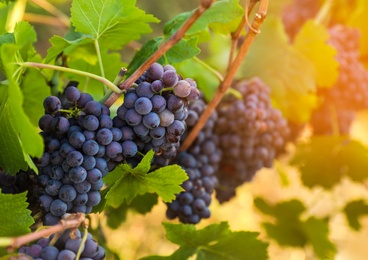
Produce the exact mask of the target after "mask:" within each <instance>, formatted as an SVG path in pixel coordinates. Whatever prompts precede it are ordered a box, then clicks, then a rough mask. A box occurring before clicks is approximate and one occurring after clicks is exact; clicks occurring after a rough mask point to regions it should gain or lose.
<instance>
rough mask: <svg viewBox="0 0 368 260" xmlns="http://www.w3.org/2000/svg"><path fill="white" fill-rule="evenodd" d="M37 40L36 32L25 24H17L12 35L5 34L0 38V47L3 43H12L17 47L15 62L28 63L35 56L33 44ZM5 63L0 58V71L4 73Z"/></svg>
mask: <svg viewBox="0 0 368 260" xmlns="http://www.w3.org/2000/svg"><path fill="white" fill-rule="evenodd" d="M36 40H37V37H36V32H35V30H34V29H33V27H32V26H31V25H30V24H29V23H27V22H24V21H22V22H19V23H17V24H16V25H15V27H14V33H6V34H4V35H1V36H0V46H1V45H2V44H5V43H13V44H15V45H16V46H17V48H18V49H17V59H16V61H18V62H19V61H28V60H29V59H30V58H31V57H33V56H34V55H35V54H36V51H35V49H34V47H33V43H34V42H35V41H36ZM5 64H6V62H4V61H3V58H0V70H1V71H3V72H4V71H5V68H4V66H5Z"/></svg>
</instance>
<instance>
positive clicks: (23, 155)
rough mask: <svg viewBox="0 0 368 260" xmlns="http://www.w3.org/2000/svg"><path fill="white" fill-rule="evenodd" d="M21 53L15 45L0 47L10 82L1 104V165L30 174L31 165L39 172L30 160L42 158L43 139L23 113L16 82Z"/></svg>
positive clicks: (9, 170) (13, 170) (11, 171)
mask: <svg viewBox="0 0 368 260" xmlns="http://www.w3.org/2000/svg"><path fill="white" fill-rule="evenodd" d="M17 51H18V48H17V47H16V46H15V45H12V44H3V45H2V46H1V47H0V54H1V56H2V58H3V61H4V63H5V64H6V66H5V72H6V76H7V78H8V82H9V85H8V86H4V85H2V86H1V87H2V88H4V89H6V90H3V91H4V93H6V95H4V96H3V98H2V100H1V107H2V108H1V110H0V121H1V122H2V124H1V125H0V146H1V147H2V152H1V153H0V165H1V167H2V168H4V169H5V170H6V171H7V172H8V173H11V174H15V173H16V172H17V171H19V170H20V169H22V170H26V169H27V164H28V165H29V166H30V167H31V168H32V169H33V170H34V171H36V172H37V168H36V166H35V165H34V163H33V162H32V160H31V158H30V156H33V157H41V156H42V154H43V141H42V138H41V136H40V135H39V134H38V131H37V129H36V128H35V127H34V126H33V125H32V123H31V121H30V120H29V118H28V117H27V115H26V114H25V112H24V110H23V96H22V93H21V91H20V88H19V86H18V84H17V82H16V81H15V79H14V78H13V75H14V72H15V69H16V65H15V64H14V63H15V58H16V55H17ZM25 162H26V163H25Z"/></svg>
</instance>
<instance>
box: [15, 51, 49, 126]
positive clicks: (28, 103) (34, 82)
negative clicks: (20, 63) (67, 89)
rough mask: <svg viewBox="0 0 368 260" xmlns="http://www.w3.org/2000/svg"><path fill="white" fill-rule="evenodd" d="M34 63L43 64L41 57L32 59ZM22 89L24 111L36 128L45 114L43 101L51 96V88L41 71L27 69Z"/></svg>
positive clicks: (21, 85)
mask: <svg viewBox="0 0 368 260" xmlns="http://www.w3.org/2000/svg"><path fill="white" fill-rule="evenodd" d="M30 61H32V62H41V57H40V56H39V55H37V56H34V57H33V58H31V59H30ZM20 88H21V90H22V94H23V97H24V102H23V110H24V112H25V113H26V114H27V116H28V118H29V119H30V120H31V122H32V124H33V125H34V126H38V120H39V119H40V117H41V116H42V115H43V114H44V111H45V109H44V108H43V102H42V101H43V100H44V99H45V98H46V97H47V96H49V95H50V87H49V86H48V85H47V84H46V81H45V79H44V77H43V76H42V74H41V72H40V71H39V70H35V69H32V68H30V69H27V71H26V72H25V74H24V77H23V78H22V81H21V84H20Z"/></svg>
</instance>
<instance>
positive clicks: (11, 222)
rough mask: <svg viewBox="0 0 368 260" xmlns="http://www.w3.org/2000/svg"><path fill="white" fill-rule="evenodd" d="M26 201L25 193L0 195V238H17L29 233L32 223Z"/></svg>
mask: <svg viewBox="0 0 368 260" xmlns="http://www.w3.org/2000/svg"><path fill="white" fill-rule="evenodd" d="M26 200H27V192H23V193H20V194H15V195H12V194H3V193H0V211H1V214H0V223H1V228H0V236H3V237H11V236H19V235H23V234H26V233H29V232H30V231H31V230H30V229H29V227H30V226H31V225H32V224H33V223H34V221H33V218H32V217H31V211H30V210H28V209H27V207H28V203H27V202H26Z"/></svg>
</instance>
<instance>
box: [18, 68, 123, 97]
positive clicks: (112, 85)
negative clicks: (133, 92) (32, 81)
mask: <svg viewBox="0 0 368 260" xmlns="http://www.w3.org/2000/svg"><path fill="white" fill-rule="evenodd" d="M17 64H19V65H20V66H22V67H27V68H40V69H51V70H58V71H63V72H68V73H73V74H76V75H80V76H85V77H88V78H91V79H94V80H97V81H100V82H101V83H103V84H104V85H106V86H107V87H108V88H109V89H111V90H112V91H113V92H115V93H119V94H121V93H122V90H121V89H119V88H118V87H117V86H116V85H115V84H114V83H112V82H111V81H109V80H108V79H105V78H104V77H101V76H98V75H96V74H92V73H89V72H85V71H81V70H76V69H70V68H66V67H61V66H55V65H50V64H43V63H37V62H19V63H17Z"/></svg>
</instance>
